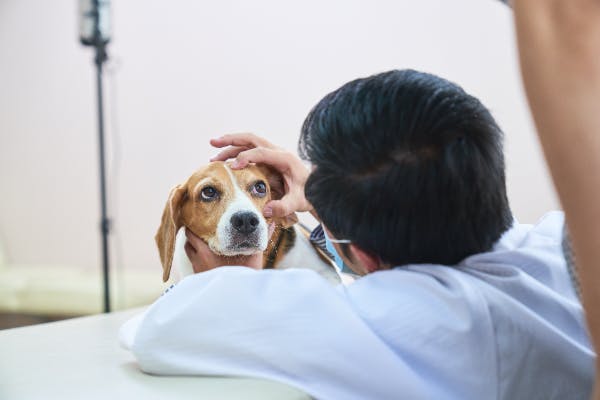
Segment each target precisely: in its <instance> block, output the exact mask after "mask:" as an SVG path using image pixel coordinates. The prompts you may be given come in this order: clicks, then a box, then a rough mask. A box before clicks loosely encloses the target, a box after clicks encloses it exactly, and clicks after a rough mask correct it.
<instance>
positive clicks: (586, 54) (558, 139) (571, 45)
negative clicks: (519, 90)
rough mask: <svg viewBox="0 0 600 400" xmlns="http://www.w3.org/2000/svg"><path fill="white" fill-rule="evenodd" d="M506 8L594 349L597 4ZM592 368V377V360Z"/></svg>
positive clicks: (597, 307)
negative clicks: (570, 246)
mask: <svg viewBox="0 0 600 400" xmlns="http://www.w3.org/2000/svg"><path fill="white" fill-rule="evenodd" d="M513 8H514V13H515V22H516V30H517V39H518V46H519V56H520V62H521V71H522V75H523V82H524V85H525V90H526V93H527V97H528V100H529V105H530V107H531V111H532V114H533V117H534V120H535V124H536V127H537V131H538V134H539V137H540V141H541V144H542V147H543V149H544V154H545V156H546V161H547V162H548V165H549V167H550V171H551V173H552V177H553V180H554V184H555V186H556V189H557V191H558V194H559V197H560V200H561V202H562V205H563V207H564V210H565V213H566V216H567V221H568V225H569V230H570V234H571V237H572V241H573V248H574V251H575V254H576V259H577V264H578V269H579V273H580V281H581V288H582V294H583V301H584V305H585V308H586V310H587V314H586V318H587V322H588V326H589V329H590V333H591V335H592V339H593V342H594V345H595V348H596V349H600V265H599V264H600V2H599V1H596V0H567V1H564V0H515V1H513ZM596 370H597V375H596V382H600V380H599V379H600V363H598V364H597V366H596ZM594 398H596V399H600V390H599V388H598V386H596V389H595V397H594Z"/></svg>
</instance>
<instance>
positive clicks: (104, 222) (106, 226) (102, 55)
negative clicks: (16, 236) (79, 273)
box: [94, 0, 111, 313]
mask: <svg viewBox="0 0 600 400" xmlns="http://www.w3.org/2000/svg"><path fill="white" fill-rule="evenodd" d="M94 13H95V14H94V19H95V23H94V39H95V40H94V41H95V48H96V58H95V64H96V71H97V74H96V76H97V80H96V81H97V89H98V150H99V163H100V214H101V220H100V231H101V233H102V281H103V293H104V312H105V313H108V312H110V310H111V308H110V280H109V271H110V268H109V252H108V235H109V231H110V220H109V219H108V216H107V206H106V163H105V151H104V107H103V100H102V63H104V61H106V58H107V56H106V49H105V43H104V42H103V40H102V36H101V33H100V26H99V19H100V14H99V9H98V0H94Z"/></svg>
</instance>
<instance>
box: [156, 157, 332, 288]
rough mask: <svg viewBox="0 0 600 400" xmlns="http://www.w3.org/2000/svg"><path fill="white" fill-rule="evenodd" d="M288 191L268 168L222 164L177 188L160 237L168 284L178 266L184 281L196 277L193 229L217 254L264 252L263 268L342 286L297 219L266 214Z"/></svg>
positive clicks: (206, 168)
mask: <svg viewBox="0 0 600 400" xmlns="http://www.w3.org/2000/svg"><path fill="white" fill-rule="evenodd" d="M282 187H283V185H282V182H281V180H280V178H279V179H278V175H277V174H276V173H274V172H273V171H271V170H270V169H269V168H267V167H265V166H259V165H250V166H248V167H246V168H244V169H241V170H233V169H231V168H230V167H229V165H228V163H225V162H222V161H215V162H212V163H210V164H208V165H206V166H204V167H202V168H200V169H198V170H197V171H196V172H194V173H193V174H192V175H191V176H190V177H189V178H188V180H187V181H186V182H185V183H183V184H180V185H177V186H176V187H174V188H173V189H172V190H171V193H170V194H169V199H168V200H167V204H166V205H165V209H164V211H163V215H162V221H161V224H160V227H159V228H158V232H157V233H156V237H155V240H156V245H157V246H158V251H159V254H160V260H161V263H162V267H163V281H165V282H166V281H167V280H168V279H169V276H170V274H171V267H172V265H175V268H176V270H177V272H178V273H179V278H180V279H182V278H184V277H185V276H187V275H190V274H193V267H192V265H191V263H190V261H189V259H188V258H187V255H186V254H185V250H184V246H185V242H186V237H185V228H187V229H189V230H190V231H191V232H192V233H194V234H195V235H196V236H198V237H200V238H201V239H203V240H204V241H205V242H206V243H207V244H208V246H209V248H210V249H211V251H213V252H214V253H215V254H220V255H224V256H236V255H250V254H254V253H257V252H263V254H264V257H263V260H264V261H263V268H277V269H285V268H308V269H312V270H315V271H316V272H317V273H319V274H320V275H321V276H323V277H324V278H325V279H327V280H328V281H330V282H331V283H332V284H337V283H340V282H341V277H340V274H339V273H338V271H337V269H336V268H335V267H334V266H333V265H332V263H331V262H330V260H329V258H328V257H327V256H326V255H324V254H322V253H321V250H320V249H318V248H317V247H314V246H313V245H312V244H311V242H310V241H309V240H308V235H307V234H306V231H305V230H304V229H303V228H302V227H301V226H300V224H296V222H297V221H298V220H297V217H296V216H295V215H293V216H292V217H288V218H287V219H286V220H275V219H267V218H265V217H264V216H263V215H262V212H261V210H262V209H263V207H264V205H265V204H266V203H267V202H268V201H269V200H271V197H272V196H277V195H280V194H281V192H282V190H281V188H282ZM270 232H272V233H271V234H270V235H269V233H270Z"/></svg>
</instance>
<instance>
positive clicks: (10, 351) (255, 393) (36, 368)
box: [0, 309, 310, 400]
mask: <svg viewBox="0 0 600 400" xmlns="http://www.w3.org/2000/svg"><path fill="white" fill-rule="evenodd" d="M139 311H140V310H139V309H138V310H128V311H123V312H118V313H112V314H105V315H96V316H92V317H84V318H75V319H71V320H66V321H60V322H53V323H48V324H41V325H36V326H31V327H25V328H16V329H8V330H3V331H0V399H15V400H16V399H18V400H28V399H36V400H37V399H44V400H46V399H63V400H64V399H102V400H117V399H143V400H147V399H218V400H227V399H248V400H251V399H261V400H262V399H283V400H285V399H303V400H304V399H310V397H309V396H307V395H306V394H304V393H303V392H301V391H299V390H297V389H294V388H291V387H288V386H285V385H283V384H280V383H276V382H270V381H265V380H258V379H244V378H215V377H160V376H151V375H147V374H144V373H142V372H141V371H140V370H139V369H138V367H137V364H136V363H135V360H134V358H133V356H132V355H131V353H129V352H128V351H126V350H123V349H122V348H121V347H120V346H119V343H118V338H117V333H118V330H119V327H120V326H121V324H122V323H123V322H124V321H126V320H127V319H129V318H130V317H131V316H133V315H134V314H136V313H137V312H139Z"/></svg>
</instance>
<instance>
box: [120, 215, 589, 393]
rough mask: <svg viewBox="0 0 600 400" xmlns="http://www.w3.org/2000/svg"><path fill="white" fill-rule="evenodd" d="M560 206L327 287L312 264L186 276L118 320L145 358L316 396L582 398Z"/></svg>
mask: <svg viewBox="0 0 600 400" xmlns="http://www.w3.org/2000/svg"><path fill="white" fill-rule="evenodd" d="M562 224H563V217H562V214H561V213H552V214H549V215H547V216H546V217H545V218H544V219H543V220H542V221H541V222H540V223H539V224H538V225H537V226H535V227H532V226H529V225H517V224H515V226H514V227H513V228H512V229H511V230H509V231H508V232H507V233H505V234H504V235H503V237H502V238H501V240H500V241H499V242H498V243H497V244H496V246H495V247H494V249H493V251H491V252H489V253H484V254H478V255H475V256H472V257H469V258H467V259H466V260H464V261H463V262H462V263H461V264H460V265H458V266H457V267H447V266H439V265H410V266H404V267H401V268H395V269H393V270H388V271H381V272H376V273H373V274H370V275H367V276H365V277H362V278H360V279H358V280H357V281H355V282H354V283H352V284H349V285H347V286H342V285H340V286H338V287H331V286H330V285H329V284H328V283H327V282H326V281H325V280H324V279H323V278H321V277H320V276H319V275H317V274H316V273H314V272H313V271H310V270H286V271H272V270H271V271H254V270H251V269H248V268H243V267H224V268H219V269H215V270H212V271H209V272H205V273H201V274H197V275H193V276H189V277H187V278H185V279H184V280H182V281H181V282H180V283H179V284H177V285H176V286H175V287H174V288H173V289H171V290H170V291H169V292H168V293H166V294H165V295H163V296H162V297H161V298H160V299H158V300H157V301H156V302H155V303H154V304H153V305H152V306H151V307H150V308H149V309H148V310H147V311H146V312H145V313H144V314H142V315H140V316H138V317H136V318H134V319H132V320H130V321H128V322H127V323H126V324H125V325H124V326H123V327H122V329H121V343H122V344H123V346H125V347H126V348H128V349H130V350H131V351H132V352H133V353H134V355H135V357H136V358H137V360H138V363H139V366H140V368H141V369H142V370H143V371H145V372H149V373H153V374H162V375H228V376H249V377H259V378H266V379H271V380H275V381H279V382H283V383H286V384H289V385H291V386H294V387H297V388H300V389H302V390H304V391H305V392H307V393H309V394H310V395H312V396H314V397H316V398H318V399H334V400H338V399H361V400H362V399H398V398H405V399H528V400H531V399H587V398H589V396H590V394H591V389H592V382H593V376H594V358H595V355H594V352H593V351H592V349H591V345H590V341H589V339H588V337H587V334H586V328H585V323H584V319H583V313H582V307H581V304H580V303H579V301H578V300H577V298H576V295H575V293H574V291H573V288H572V287H571V284H570V281H569V277H568V274H567V271H566V268H565V263H564V259H563V257H562V253H561V248H560V238H561V236H560V235H561V229H562Z"/></svg>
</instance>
